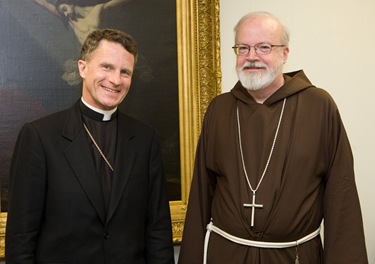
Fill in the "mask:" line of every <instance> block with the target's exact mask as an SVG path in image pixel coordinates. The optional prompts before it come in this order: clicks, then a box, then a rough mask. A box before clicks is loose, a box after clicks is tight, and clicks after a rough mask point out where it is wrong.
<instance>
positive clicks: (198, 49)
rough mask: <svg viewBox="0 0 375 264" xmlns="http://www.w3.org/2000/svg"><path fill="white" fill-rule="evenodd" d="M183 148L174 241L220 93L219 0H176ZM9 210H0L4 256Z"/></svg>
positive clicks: (173, 209) (174, 210) (0, 252)
mask: <svg viewBox="0 0 375 264" xmlns="http://www.w3.org/2000/svg"><path fill="white" fill-rule="evenodd" d="M176 4H177V36H178V40H177V42H178V76H179V84H178V86H179V112H180V116H179V117H180V149H181V200H180V201H172V202H170V208H171V215H172V228H173V242H174V243H175V244H178V243H180V242H181V240H182V231H183V226H184V222H185V215H186V208H187V200H188V194H189V191H190V182H191V177H192V173H193V165H194V156H195V146H196V143H197V141H198V137H199V134H200V129H201V123H202V119H203V115H204V113H205V110H206V108H207V106H208V104H209V102H210V101H211V99H212V98H214V97H215V96H216V95H217V94H219V93H221V71H220V32H219V0H176ZM6 219H7V213H1V214H0V259H4V257H5V256H4V249H5V226H6Z"/></svg>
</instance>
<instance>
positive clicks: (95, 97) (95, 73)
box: [78, 40, 135, 110]
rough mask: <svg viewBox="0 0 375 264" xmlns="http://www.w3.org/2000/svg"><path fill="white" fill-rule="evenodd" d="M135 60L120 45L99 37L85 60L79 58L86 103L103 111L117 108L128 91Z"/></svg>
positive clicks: (83, 95) (83, 94)
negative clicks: (96, 44)
mask: <svg viewBox="0 0 375 264" xmlns="http://www.w3.org/2000/svg"><path fill="white" fill-rule="evenodd" d="M134 62H135V59H134V55H133V54H131V53H129V52H128V51H127V50H126V49H125V48H124V47H123V46H122V45H121V44H119V43H116V42H110V41H107V40H101V41H100V44H99V46H98V47H97V48H96V49H95V50H94V51H93V52H92V53H91V54H90V56H88V57H87V58H86V60H79V61H78V68H79V72H80V75H81V77H82V79H83V87H82V97H83V99H84V100H85V102H87V103H88V104H89V105H91V106H93V107H96V108H98V109H102V110H112V109H114V108H115V107H117V106H118V105H119V104H120V103H121V102H122V101H123V100H124V98H125V96H126V95H127V94H128V92H129V89H130V84H131V77H132V74H133V71H134Z"/></svg>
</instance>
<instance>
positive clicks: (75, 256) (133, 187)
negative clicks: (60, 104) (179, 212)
mask: <svg viewBox="0 0 375 264" xmlns="http://www.w3.org/2000/svg"><path fill="white" fill-rule="evenodd" d="M117 127H118V131H117V137H118V139H117V147H116V161H115V164H114V175H113V183H112V191H111V197H110V202H109V207H108V211H107V212H106V211H105V209H104V208H105V207H104V202H103V197H102V194H101V187H100V182H99V180H98V176H97V173H96V171H95V165H94V161H93V158H92V152H91V149H90V147H89V144H88V138H87V134H86V131H85V130H84V128H83V123H82V117H81V111H80V108H79V104H78V103H76V104H75V105H74V106H73V107H71V108H69V109H67V110H65V111H62V112H59V113H56V114H53V115H50V116H48V117H45V118H42V119H40V120H37V121H34V122H32V123H28V124H26V125H24V127H23V128H22V130H21V132H20V134H19V136H18V140H17V143H16V147H15V151H14V154H13V158H12V164H11V172H10V186H9V209H8V219H7V231H6V242H5V243H6V252H5V254H6V261H7V263H8V264H11V263H76V264H84V263H87V264H95V263H98V264H103V263H132V264H133V263H134V264H135V263H168V264H169V263H174V260H173V246H172V234H171V221H170V220H171V219H170V212H169V203H168V199H167V195H166V189H165V180H164V174H163V166H162V160H161V154H160V146H159V142H158V140H157V137H156V134H155V131H154V130H153V129H151V128H149V127H147V126H146V125H144V124H142V123H141V122H139V121H137V120H135V119H133V118H131V117H129V116H127V115H125V114H123V113H119V114H118V126H117Z"/></svg>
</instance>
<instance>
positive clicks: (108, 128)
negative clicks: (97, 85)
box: [80, 101, 117, 209]
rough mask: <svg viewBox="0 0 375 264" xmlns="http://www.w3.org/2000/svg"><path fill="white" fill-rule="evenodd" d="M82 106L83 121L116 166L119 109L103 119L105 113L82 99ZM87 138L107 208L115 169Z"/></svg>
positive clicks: (88, 137) (108, 158) (111, 162)
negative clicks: (89, 106) (97, 110)
mask: <svg viewBox="0 0 375 264" xmlns="http://www.w3.org/2000/svg"><path fill="white" fill-rule="evenodd" d="M80 108H81V111H82V118H83V122H84V123H85V124H86V126H87V128H88V129H89V131H90V133H91V135H92V136H93V138H94V140H95V141H96V143H97V144H98V146H99V147H100V149H101V151H102V152H103V154H104V155H105V157H106V158H107V160H108V161H109V163H110V164H111V166H112V168H114V162H115V153H116V142H117V111H116V112H114V113H113V114H112V116H111V119H110V120H108V121H103V117H104V115H103V114H101V113H98V112H95V111H94V110H92V109H90V108H88V107H87V106H86V105H85V104H84V103H83V102H82V101H81V102H80ZM87 139H88V142H89V144H90V147H91V151H92V154H93V159H94V162H95V166H96V172H97V174H98V180H99V182H100V185H101V186H102V194H103V202H104V205H105V208H106V209H107V208H108V203H109V197H110V194H111V185H112V178H113V171H112V170H111V169H110V167H109V166H108V165H107V163H106V162H105V160H104V159H103V157H102V156H101V154H100V152H99V151H98V149H97V148H96V146H95V144H94V142H92V140H91V138H90V136H89V135H87Z"/></svg>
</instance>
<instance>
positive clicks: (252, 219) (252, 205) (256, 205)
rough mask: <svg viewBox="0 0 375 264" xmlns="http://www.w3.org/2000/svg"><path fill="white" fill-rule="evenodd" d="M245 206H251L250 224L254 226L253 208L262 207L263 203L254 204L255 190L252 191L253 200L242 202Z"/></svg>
mask: <svg viewBox="0 0 375 264" xmlns="http://www.w3.org/2000/svg"><path fill="white" fill-rule="evenodd" d="M243 206H244V207H245V208H248V207H251V226H254V215H255V208H263V204H256V203H255V192H254V191H253V201H252V203H251V204H246V203H245V204H243Z"/></svg>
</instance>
